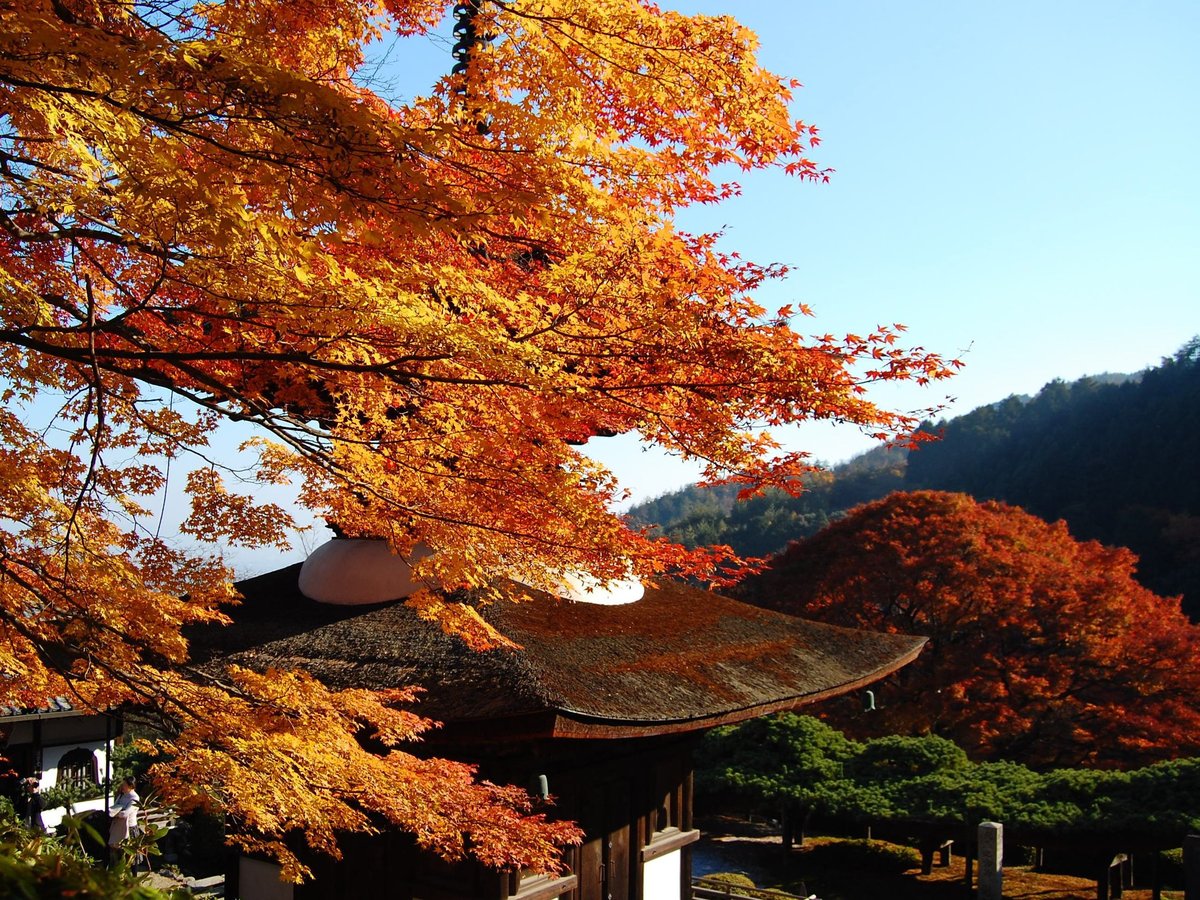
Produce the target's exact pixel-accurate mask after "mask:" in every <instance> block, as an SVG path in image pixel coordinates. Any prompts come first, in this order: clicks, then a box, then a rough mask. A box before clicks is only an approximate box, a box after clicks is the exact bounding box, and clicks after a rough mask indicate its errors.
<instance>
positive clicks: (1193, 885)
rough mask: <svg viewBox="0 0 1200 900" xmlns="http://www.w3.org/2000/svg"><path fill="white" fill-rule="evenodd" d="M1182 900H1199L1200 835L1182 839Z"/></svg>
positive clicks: (1190, 835) (1191, 835)
mask: <svg viewBox="0 0 1200 900" xmlns="http://www.w3.org/2000/svg"><path fill="white" fill-rule="evenodd" d="M1183 882H1184V887H1185V888H1186V890H1185V891H1184V895H1183V896H1184V900H1200V834H1189V835H1188V836H1187V837H1185V838H1184V839H1183Z"/></svg>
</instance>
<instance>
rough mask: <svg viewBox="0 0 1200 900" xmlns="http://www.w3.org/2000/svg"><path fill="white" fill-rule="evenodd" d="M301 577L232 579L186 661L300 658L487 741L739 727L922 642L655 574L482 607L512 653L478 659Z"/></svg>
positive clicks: (346, 683) (411, 622)
mask: <svg viewBox="0 0 1200 900" xmlns="http://www.w3.org/2000/svg"><path fill="white" fill-rule="evenodd" d="M298 571H299V566H298V565H297V566H290V567H288V568H286V569H280V570H278V571H276V572H271V573H268V574H266V575H261V576H259V577H257V578H252V579H249V580H247V581H243V582H241V583H240V584H239V585H238V587H239V588H240V590H241V591H242V593H243V595H244V597H245V601H244V603H243V604H242V605H241V606H239V607H236V608H234V609H233V610H232V611H231V613H232V615H233V617H234V619H235V624H234V625H232V626H229V627H228V628H224V629H218V630H210V631H207V632H205V633H202V634H200V635H197V636H196V639H195V641H194V649H195V650H196V652H197V655H198V656H199V657H201V658H204V657H208V658H210V659H211V658H212V657H214V656H215V657H220V658H222V659H223V660H224V661H228V662H236V663H238V664H240V665H244V666H247V667H249V668H253V669H256V670H260V671H261V670H263V669H266V668H268V667H272V666H274V667H279V668H301V669H305V670H307V671H308V672H310V673H311V674H312V675H314V676H316V677H317V678H319V679H320V680H321V681H323V682H324V683H326V684H328V685H330V686H331V687H362V688H371V689H382V688H388V687H396V686H402V685H410V684H418V685H422V686H423V687H425V688H426V689H427V694H426V695H425V698H424V701H423V702H422V704H421V708H420V710H419V711H420V712H421V713H422V714H424V715H428V716H430V717H431V718H434V719H438V720H440V721H442V722H445V723H447V725H448V726H450V727H451V728H452V729H453V730H455V731H457V730H458V729H457V728H454V727H453V726H456V725H458V726H472V725H478V724H482V723H483V722H487V723H488V724H487V730H488V732H489V733H490V734H492V735H496V736H499V735H503V734H509V735H512V736H518V735H520V736H553V737H597V738H598V737H632V736H637V735H649V734H662V733H669V732H680V731H693V730H697V729H701V728H707V727H710V726H712V725H718V724H725V723H729V722H737V721H741V720H743V719H748V718H751V717H754V716H758V715H763V714H765V713H768V712H774V711H777V710H782V709H791V708H794V707H797V706H801V705H804V704H806V703H810V702H813V701H816V700H820V699H823V698H825V697H831V696H835V695H837V694H842V693H845V692H847V691H851V690H854V689H856V688H859V687H862V686H864V685H866V684H869V683H871V682H873V681H876V680H878V679H879V678H882V677H883V676H885V675H887V674H889V673H890V672H893V671H895V670H896V669H898V668H900V667H901V666H903V665H904V664H906V663H908V662H910V661H911V660H912V659H914V658H915V657H916V656H917V654H918V653H919V652H920V651H921V648H922V646H924V643H925V639H924V638H917V637H910V636H906V635H895V634H876V633H871V632H865V631H858V630H854V629H846V628H838V627H835V626H831V625H821V624H818V623H815V622H808V621H805V620H803V619H797V618H793V617H791V616H786V615H783V614H781V613H776V612H772V611H769V610H765V609H759V608H758V607H754V606H750V605H748V604H745V603H741V602H738V601H735V600H731V599H729V598H727V597H722V596H720V595H717V594H712V593H709V592H707V591H703V590H700V589H698V588H694V587H690V586H687V585H683V584H678V583H673V582H663V583H660V584H659V585H658V586H657V587H650V588H648V589H647V591H646V595H645V597H644V598H643V599H642V600H641V601H639V602H637V603H631V604H628V605H625V606H598V605H594V604H586V603H570V602H565V601H561V600H558V599H556V598H552V597H549V596H547V595H545V594H538V593H536V592H530V594H531V598H532V599H531V600H529V601H527V602H513V603H508V602H505V603H496V604H492V605H490V606H487V607H485V608H484V609H483V610H482V613H483V615H484V617H485V618H486V619H487V620H488V621H489V622H491V624H493V625H494V626H496V627H497V628H498V629H499V630H500V632H501V633H503V634H504V635H506V636H507V637H508V638H510V639H511V640H513V641H515V642H516V643H518V644H520V645H521V649H520V650H516V651H511V650H490V651H486V652H482V653H481V652H475V651H472V650H470V649H469V648H467V647H466V646H465V645H464V644H463V643H462V641H460V640H459V639H458V638H455V637H450V636H448V635H446V634H444V633H442V631H441V629H440V628H439V627H438V626H437V625H434V624H431V623H428V622H423V621H421V620H420V619H418V618H417V615H416V613H415V612H414V611H413V610H412V609H410V608H408V607H407V606H405V605H404V604H403V603H402V602H391V603H384V604H376V605H373V606H358V607H338V606H329V605H325V604H320V603H316V602H314V601H312V600H310V599H308V598H307V597H305V596H304V595H303V594H301V593H300V590H299V588H298V587H297V575H298ZM214 661H215V660H214Z"/></svg>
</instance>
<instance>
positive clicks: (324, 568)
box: [299, 538, 430, 606]
mask: <svg viewBox="0 0 1200 900" xmlns="http://www.w3.org/2000/svg"><path fill="white" fill-rule="evenodd" d="M429 554H430V551H429V550H428V549H427V548H425V547H418V548H417V549H416V550H415V551H414V552H413V555H412V556H410V557H407V558H406V557H402V556H397V555H396V554H395V553H393V552H392V550H391V548H390V547H389V546H388V543H387V541H385V540H378V539H374V538H334V539H333V540H331V541H329V542H328V543H325V544H322V545H321V546H320V547H318V548H317V549H316V550H314V551H313V552H312V553H311V554H309V557H308V559H306V560H305V561H304V565H302V566H301V567H300V578H299V588H300V593H302V594H304V596H306V597H308V598H309V599H310V600H316V601H317V602H318V603H331V604H334V605H337V606H365V605H368V604H371V603H386V602H388V601H389V600H399V599H401V598H403V597H407V596H409V595H410V594H413V593H416V591H417V590H418V589H419V588H421V587H424V584H423V583H422V582H421V581H419V580H417V579H415V578H413V573H412V564H413V562H414V561H416V560H418V559H421V558H423V557H426V556H428V555H429Z"/></svg>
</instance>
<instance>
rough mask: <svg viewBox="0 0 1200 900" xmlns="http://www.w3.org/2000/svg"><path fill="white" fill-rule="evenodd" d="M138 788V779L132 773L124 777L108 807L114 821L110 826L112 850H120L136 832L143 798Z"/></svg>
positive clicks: (109, 833) (109, 835)
mask: <svg viewBox="0 0 1200 900" xmlns="http://www.w3.org/2000/svg"><path fill="white" fill-rule="evenodd" d="M136 789H137V781H136V780H135V779H134V777H133V776H132V775H128V776H126V777H125V778H123V779H122V780H121V784H120V786H118V787H117V796H116V798H114V800H113V804H112V806H110V807H109V809H108V814H109V815H110V816H112V823H111V824H110V825H109V826H108V847H109V849H110V850H113V851H115V850H118V849H119V848H120V846H121V844H122V843H123V842H124V841H125V840H127V839H128V838H129V836H130V835H131V834H134V833H136V829H137V815H138V814H137V811H138V803H139V802H140V801H141V799H142V798H141V797H139V796H138V792H137V790H136Z"/></svg>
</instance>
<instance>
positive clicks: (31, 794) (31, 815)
mask: <svg viewBox="0 0 1200 900" xmlns="http://www.w3.org/2000/svg"><path fill="white" fill-rule="evenodd" d="M17 815H19V816H20V817H21V821H22V822H23V823H24V825H25V827H26V828H33V829H36V830H37V831H45V830H46V826H45V825H44V824H42V785H41V782H40V781H39V780H38V778H37V777H36V776H30V777H29V778H25V779H23V780H22V781H21V794H20V796H18V797H17Z"/></svg>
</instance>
